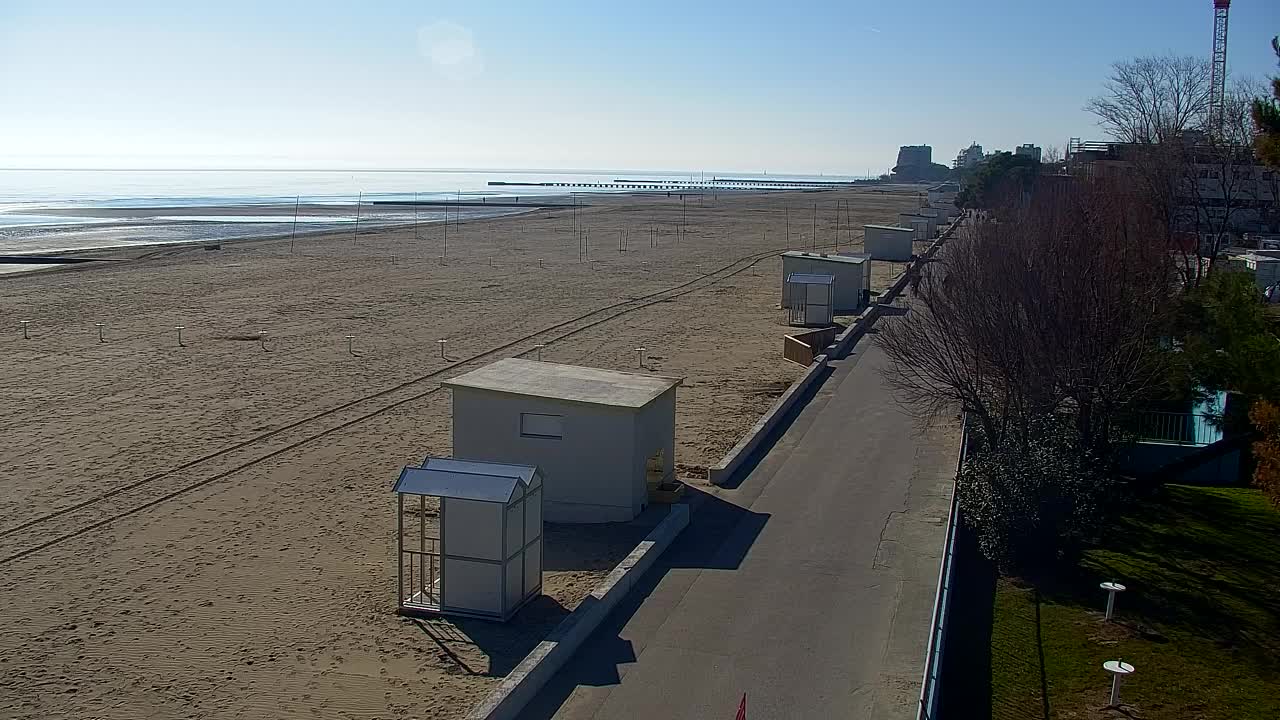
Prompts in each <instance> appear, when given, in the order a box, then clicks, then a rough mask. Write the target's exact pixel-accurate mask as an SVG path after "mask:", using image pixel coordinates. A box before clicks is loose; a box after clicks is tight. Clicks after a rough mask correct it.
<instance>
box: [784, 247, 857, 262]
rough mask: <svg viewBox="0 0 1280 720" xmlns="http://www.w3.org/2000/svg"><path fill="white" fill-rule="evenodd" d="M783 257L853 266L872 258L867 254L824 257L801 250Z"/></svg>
mask: <svg viewBox="0 0 1280 720" xmlns="http://www.w3.org/2000/svg"><path fill="white" fill-rule="evenodd" d="M782 257H790V258H804V259H806V260H830V261H831V262H838V263H853V264H860V263H864V262H866V261H867V260H868V258H870V257H871V256H870V255H866V254H863V255H837V254H835V253H827V254H825V255H824V254H821V253H808V252H802V251H800V250H788V251H786V252H784V253H782Z"/></svg>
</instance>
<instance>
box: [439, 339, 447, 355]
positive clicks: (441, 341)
mask: <svg viewBox="0 0 1280 720" xmlns="http://www.w3.org/2000/svg"><path fill="white" fill-rule="evenodd" d="M447 342H449V341H448V340H444V339H440V340H437V341H436V344H438V345H439V346H440V357H442V358H443V357H445V354H444V345H445V343H447Z"/></svg>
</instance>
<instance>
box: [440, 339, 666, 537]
mask: <svg viewBox="0 0 1280 720" xmlns="http://www.w3.org/2000/svg"><path fill="white" fill-rule="evenodd" d="M680 383H681V380H680V379H679V378H669V377H659V376H655V375H645V374H639V373H627V372H617V371H614V370H602V369H599V368H590V367H579V366H576V365H561V364H558V363H549V362H537V361H533V360H524V359H518V358H509V359H506V360H499V361H498V362H496V363H493V364H492V365H487V366H485V367H482V368H480V369H478V370H473V371H472V372H469V373H466V374H464V375H460V376H458V377H456V378H453V379H452V380H447V381H445V382H444V383H443V384H444V385H445V386H447V387H449V388H451V389H452V390H453V452H454V455H456V456H458V457H468V458H476V459H479V460H487V461H493V462H507V463H518V464H527V465H536V466H537V467H538V468H539V469H540V470H541V471H542V474H543V484H544V488H545V493H546V518H547V520H548V521H551V522H564V523H602V522H624V521H628V520H631V519H633V518H635V517H636V515H639V514H640V511H642V510H643V509H644V508H645V505H646V504H647V503H648V497H649V494H648V492H649V491H648V486H649V485H650V484H658V483H661V484H666V483H669V482H670V481H671V480H672V479H674V477H675V435H676V430H675V419H676V387H677V386H679V385H680Z"/></svg>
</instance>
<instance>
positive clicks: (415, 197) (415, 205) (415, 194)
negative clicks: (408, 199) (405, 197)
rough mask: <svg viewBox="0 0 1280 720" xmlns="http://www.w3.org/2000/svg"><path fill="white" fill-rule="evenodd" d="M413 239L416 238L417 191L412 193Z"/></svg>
mask: <svg viewBox="0 0 1280 720" xmlns="http://www.w3.org/2000/svg"><path fill="white" fill-rule="evenodd" d="M413 239H414V240H417V239H418V193H414V194H413Z"/></svg>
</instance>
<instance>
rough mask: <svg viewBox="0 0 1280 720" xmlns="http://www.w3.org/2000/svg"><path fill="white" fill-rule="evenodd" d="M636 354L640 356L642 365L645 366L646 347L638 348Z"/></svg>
mask: <svg viewBox="0 0 1280 720" xmlns="http://www.w3.org/2000/svg"><path fill="white" fill-rule="evenodd" d="M636 354H637V355H639V356H640V367H644V347H643V346H642V347H638V348H636Z"/></svg>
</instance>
